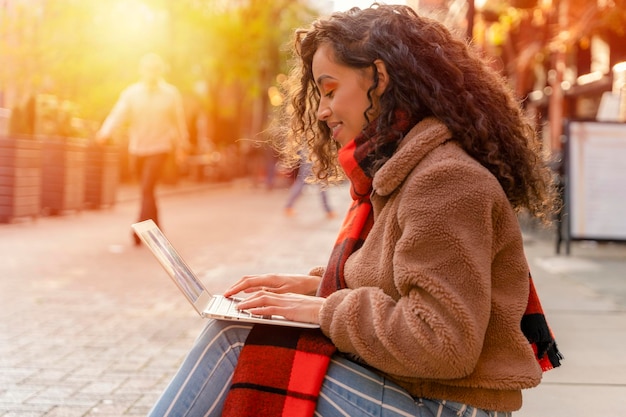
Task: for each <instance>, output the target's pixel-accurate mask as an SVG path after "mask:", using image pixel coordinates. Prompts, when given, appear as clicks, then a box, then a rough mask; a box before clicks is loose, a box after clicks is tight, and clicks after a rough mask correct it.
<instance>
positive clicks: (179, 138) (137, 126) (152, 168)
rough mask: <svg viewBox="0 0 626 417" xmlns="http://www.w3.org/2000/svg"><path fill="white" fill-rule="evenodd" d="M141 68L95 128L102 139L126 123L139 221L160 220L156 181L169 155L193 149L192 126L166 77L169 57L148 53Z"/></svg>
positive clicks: (106, 138)
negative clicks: (138, 192) (138, 196)
mask: <svg viewBox="0 0 626 417" xmlns="http://www.w3.org/2000/svg"><path fill="white" fill-rule="evenodd" d="M139 72H140V77H141V79H140V80H139V81H138V82H136V83H134V84H131V85H130V86H128V87H127V88H126V89H125V90H124V91H122V93H121V94H120V97H119V99H118V101H117V103H116V104H115V106H114V107H113V109H112V110H111V112H110V113H109V115H108V116H107V118H106V119H105V121H104V123H103V124H102V126H101V128H100V130H99V131H98V132H97V134H96V141H97V142H99V143H103V142H105V141H106V140H108V139H109V138H111V137H112V135H113V132H114V131H115V130H116V129H118V128H120V127H122V126H127V127H128V133H129V143H128V153H129V155H130V158H131V167H132V171H133V172H134V174H135V175H137V177H138V178H139V181H140V188H141V208H140V211H139V216H138V218H137V221H142V220H147V219H152V220H154V222H155V223H157V224H159V215H158V208H157V201H156V195H155V189H156V185H157V183H158V181H159V179H160V177H161V174H162V173H163V170H164V168H165V165H166V162H167V159H168V157H169V156H170V155H174V156H175V157H176V158H177V160H178V159H180V158H182V156H183V155H184V153H185V152H187V151H188V150H189V138H188V130H187V126H186V122H185V113H184V108H183V101H182V96H181V94H180V92H179V91H178V89H177V88H176V87H175V86H173V85H171V84H169V83H167V82H166V81H165V80H164V79H163V73H164V72H165V62H164V61H163V60H162V59H161V57H160V56H159V55H157V54H154V53H149V54H146V55H144V56H143V57H142V58H141V61H140V63H139ZM132 236H133V242H134V244H135V245H137V246H138V245H140V243H141V242H140V240H139V238H138V237H137V235H135V234H134V233H133V235H132Z"/></svg>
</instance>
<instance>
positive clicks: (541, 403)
mask: <svg viewBox="0 0 626 417" xmlns="http://www.w3.org/2000/svg"><path fill="white" fill-rule="evenodd" d="M309 190H310V192H308V193H307V194H305V195H304V196H303V198H302V200H301V201H299V202H298V205H297V206H296V209H297V210H298V214H297V215H296V216H295V217H293V218H285V217H284V216H283V215H282V213H281V208H282V204H283V203H284V201H285V199H286V190H285V189H278V190H275V191H273V192H267V191H264V190H262V189H254V188H251V187H249V186H247V185H246V184H245V183H238V184H234V185H229V186H221V187H209V186H205V185H198V184H193V185H192V186H191V187H189V186H184V187H174V188H166V189H163V192H162V196H163V197H162V199H161V213H162V219H163V224H164V228H165V230H166V232H167V233H168V235H169V236H170V238H171V240H172V241H173V242H174V244H175V245H177V246H178V247H179V249H180V251H181V253H182V254H183V256H184V257H185V258H186V259H187V260H188V262H189V263H190V265H191V266H192V267H193V268H194V269H195V270H196V271H198V273H199V274H200V276H201V277H202V280H203V281H204V282H205V284H207V286H208V287H209V288H210V289H211V290H213V291H221V290H222V289H223V288H225V287H226V286H227V285H228V283H229V282H231V280H233V279H236V278H238V277H239V276H241V275H243V274H246V273H256V272H271V271H277V270H280V271H285V272H289V271H292V272H302V271H303V268H308V267H309V266H311V265H317V264H323V263H324V262H325V260H326V257H327V256H328V252H329V251H330V248H331V246H332V242H333V240H334V238H335V234H336V231H337V229H338V227H339V223H340V219H339V218H337V219H334V220H330V221H329V220H327V219H325V217H324V214H323V212H322V209H321V204H320V202H319V197H318V196H317V194H316V193H315V192H314V191H313V189H312V188H310V189H309ZM183 191H187V192H183ZM135 192H136V190H134V189H133V188H132V187H125V188H123V189H121V190H120V193H119V201H120V202H119V203H118V204H117V205H116V206H114V207H113V208H108V209H103V210H97V211H84V212H81V213H66V214H64V215H62V216H57V217H44V218H39V219H38V220H36V221H31V220H24V221H18V222H15V223H13V224H4V225H0V305H1V306H2V309H0V417H17V416H19V417H31V416H32V417H44V416H45V417H60V416H64V417H84V416H90V417H91V416H104V417H113V416H144V415H145V414H146V413H147V411H148V410H149V408H150V406H151V405H152V404H153V402H154V400H155V399H156V397H157V396H158V395H159V393H160V392H161V391H162V390H163V388H164V386H165V384H166V383H167V381H168V380H169V379H170V377H171V375H172V374H173V372H175V370H176V367H177V365H178V364H179V363H180V361H181V360H182V358H183V356H184V354H185V353H186V352H187V350H188V349H189V347H190V344H191V343H192V341H193V339H194V337H195V336H196V335H197V334H198V332H199V331H200V329H201V327H202V325H203V321H202V320H201V319H199V318H198V317H197V315H196V314H195V312H193V310H192V309H191V307H190V306H189V305H188V304H187V303H186V301H185V300H184V299H183V298H182V296H181V295H180V294H179V293H178V291H177V290H176V289H175V288H174V286H173V284H172V283H171V282H170V281H169V280H168V278H167V276H166V275H165V273H164V272H163V271H162V270H161V268H160V267H159V266H158V264H157V263H156V261H155V260H154V259H153V258H152V256H151V255H150V254H149V253H148V251H147V250H146V249H145V248H135V247H133V246H132V245H131V241H130V234H129V224H130V222H132V220H133V219H134V216H135V211H136V204H137V201H136V196H135V194H134V193H135ZM330 200H331V202H332V203H333V204H334V205H335V207H336V208H337V209H338V211H339V212H342V210H343V209H344V208H345V207H346V205H347V192H346V189H345V188H344V187H339V188H336V189H331V190H330ZM339 217H341V216H339ZM526 235H527V251H528V255H529V260H530V263H531V267H532V268H533V272H534V275H535V277H536V284H537V286H538V289H539V291H540V294H541V295H542V299H543V301H544V307H546V310H547V313H548V316H549V318H551V321H552V325H553V327H555V331H556V332H557V335H558V336H559V340H560V344H561V347H562V349H563V350H564V351H565V352H566V354H567V355H568V358H567V359H566V362H565V364H566V366H565V367H564V368H562V369H559V370H557V371H552V373H550V374H549V375H547V377H546V382H545V383H544V384H543V385H542V386H541V387H540V388H538V389H535V390H530V391H529V392H527V395H526V397H525V398H526V406H525V408H524V409H523V410H522V411H521V412H520V413H518V414H517V415H518V416H519V417H526V416H527V417H543V416H546V417H547V416H550V417H559V416H566V415H567V416H568V417H583V416H585V417H587V416H588V415H590V414H588V413H586V412H585V405H586V404H589V403H590V402H591V403H594V406H595V407H597V410H598V414H594V415H603V416H610V417H613V416H615V417H617V416H621V415H622V414H621V413H615V412H614V410H620V409H621V410H624V409H626V403H625V401H626V400H624V398H626V395H624V394H626V372H625V371H626V358H625V357H624V355H623V354H621V353H620V352H621V350H623V349H622V346H623V344H624V342H625V338H626V335H624V333H623V329H624V324H625V323H626V285H624V280H623V279H622V278H624V270H626V268H625V267H626V247H624V246H623V245H594V244H585V243H580V244H574V245H573V247H572V255H571V256H570V257H564V256H560V257H557V256H556V255H555V254H554V245H553V243H552V240H551V239H552V237H551V236H550V235H546V234H542V233H537V232H536V231H533V230H527V233H526ZM598 320H599V321H600V325H599V323H598ZM620 329H621V332H620ZM581 334H583V336H582V337H583V338H586V339H588V340H586V341H585V342H586V343H580V337H581V336H580V335H581ZM607 357H611V360H610V361H606V363H604V362H602V360H603V359H605V358H607ZM565 398H567V400H564V399H565Z"/></svg>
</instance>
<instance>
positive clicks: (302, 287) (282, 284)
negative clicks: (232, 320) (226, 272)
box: [224, 274, 321, 297]
mask: <svg viewBox="0 0 626 417" xmlns="http://www.w3.org/2000/svg"><path fill="white" fill-rule="evenodd" d="M320 279H321V278H320V277H317V276H312V275H289V274H263V275H246V276H244V277H243V278H241V279H240V280H239V281H237V282H236V283H235V284H233V285H232V286H231V287H230V288H228V289H227V290H226V291H225V292H224V297H232V296H233V295H235V294H237V293H239V292H245V293H251V292H256V291H266V292H272V293H277V294H285V293H295V294H305V295H314V294H315V293H316V292H317V287H318V286H319V283H320Z"/></svg>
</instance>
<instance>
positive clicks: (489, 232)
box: [320, 119, 542, 411]
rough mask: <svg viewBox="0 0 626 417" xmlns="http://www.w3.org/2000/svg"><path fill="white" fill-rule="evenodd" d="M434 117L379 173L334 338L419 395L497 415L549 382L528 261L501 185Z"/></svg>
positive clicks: (327, 317)
mask: <svg viewBox="0 0 626 417" xmlns="http://www.w3.org/2000/svg"><path fill="white" fill-rule="evenodd" d="M450 138H451V135H450V132H449V131H448V129H447V128H446V127H445V125H443V124H442V123H440V122H438V121H436V120H434V119H426V120H424V121H422V122H420V123H419V124H418V125H416V126H415V127H414V128H413V129H412V130H411V131H410V132H409V133H408V134H407V136H406V138H405V139H404V140H403V141H402V143H401V145H400V147H399V149H398V150H397V151H396V153H395V154H394V155H393V156H392V158H391V159H390V160H389V161H387V162H386V163H385V165H384V166H383V167H382V168H381V169H380V170H379V171H378V172H377V173H376V175H375V177H374V181H373V187H374V191H373V193H372V196H371V199H372V204H373V207H374V216H375V223H374V226H373V229H372V230H371V232H370V233H369V235H368V237H367V239H366V241H365V243H364V245H363V247H362V248H361V249H359V250H358V251H356V252H355V253H354V254H352V255H351V256H350V258H349V259H348V261H347V263H346V265H345V278H346V283H347V285H348V289H343V290H339V291H337V292H335V293H333V294H331V295H330V296H329V297H328V298H327V299H326V300H325V302H324V305H323V307H322V310H321V315H320V320H321V328H322V331H323V332H324V333H325V334H326V335H327V336H328V337H329V338H330V339H331V340H332V341H333V343H334V344H335V345H336V346H337V348H338V349H339V350H340V351H341V352H345V353H348V354H350V355H353V356H357V357H358V358H360V359H361V360H362V361H363V362H365V363H366V364H368V365H369V366H371V367H373V368H375V369H377V370H378V371H379V372H380V373H382V374H383V375H385V376H386V377H388V378H390V379H391V380H393V381H395V382H396V383H398V384H399V385H401V386H402V387H404V388H405V389H407V390H408V391H409V393H411V394H412V395H413V396H415V397H425V398H434V399H442V400H444V399H445V400H449V401H455V402H461V403H466V404H469V405H472V406H474V407H478V408H483V409H486V410H496V411H515V410H517V409H519V408H520V407H521V404H522V395H521V390H522V389H524V388H530V387H534V386H536V385H538V384H539V382H540V380H541V374H542V373H541V369H540V367H539V365H538V364H537V361H536V360H535V357H534V354H533V351H532V349H531V346H530V344H529V343H528V340H527V339H526V337H525V336H524V334H523V333H522V331H521V328H520V322H521V319H522V315H523V314H524V310H525V308H526V304H527V301H528V291H529V281H528V272H529V271H528V265H527V261H526V258H525V255H524V249H523V244H522V236H521V231H520V228H519V224H518V221H517V217H516V215H515V213H514V211H513V209H512V207H511V205H510V203H509V201H508V200H507V197H506V195H505V193H504V190H503V189H502V187H501V186H500V185H499V183H498V181H497V180H496V178H495V177H494V176H493V175H492V174H491V173H490V172H489V171H488V170H487V169H486V168H484V167H483V166H482V165H481V164H480V163H478V162H477V161H476V160H474V159H473V158H471V157H470V156H469V155H468V154H467V153H465V152H464V151H463V150H462V148H461V147H460V146H459V145H458V144H457V143H456V142H455V141H454V140H450Z"/></svg>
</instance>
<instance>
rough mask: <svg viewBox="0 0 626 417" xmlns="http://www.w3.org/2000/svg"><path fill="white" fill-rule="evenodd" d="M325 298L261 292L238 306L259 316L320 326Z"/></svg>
mask: <svg viewBox="0 0 626 417" xmlns="http://www.w3.org/2000/svg"><path fill="white" fill-rule="evenodd" d="M323 303H324V298H322V297H315V296H310V295H302V294H293V293H287V294H277V293H273V292H268V291H259V292H257V293H256V294H253V295H251V296H250V297H248V298H246V299H245V300H243V301H241V302H240V303H239V304H237V308H238V309H240V310H247V311H248V312H250V313H251V314H256V315H259V316H283V317H284V318H286V319H287V320H295V321H301V322H305V323H314V324H319V322H320V310H321V308H322V304H323Z"/></svg>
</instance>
